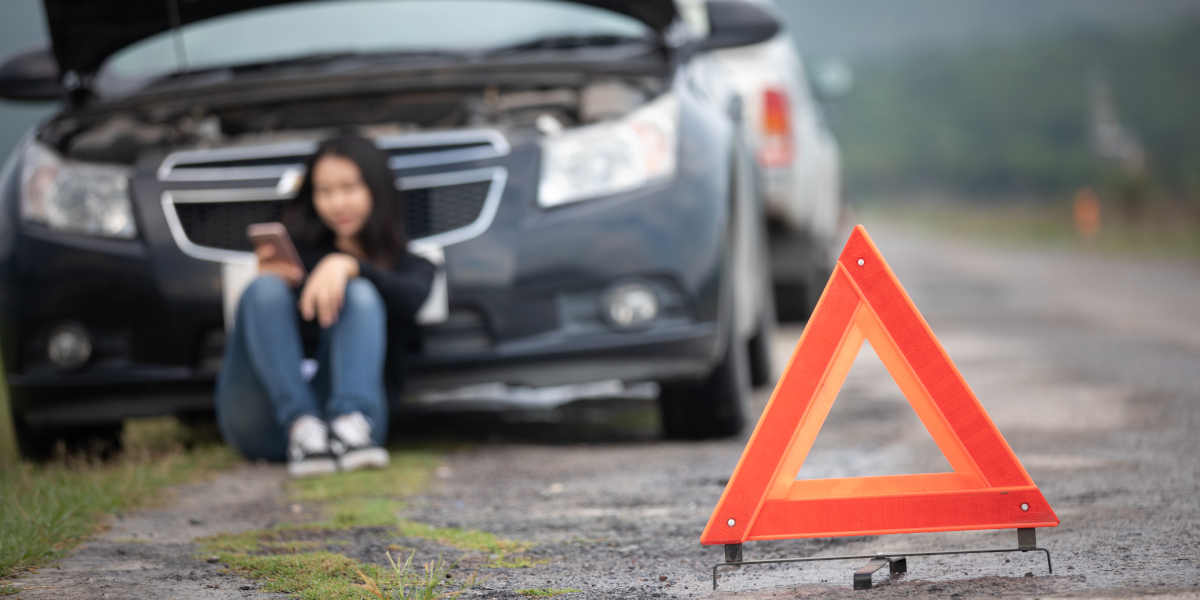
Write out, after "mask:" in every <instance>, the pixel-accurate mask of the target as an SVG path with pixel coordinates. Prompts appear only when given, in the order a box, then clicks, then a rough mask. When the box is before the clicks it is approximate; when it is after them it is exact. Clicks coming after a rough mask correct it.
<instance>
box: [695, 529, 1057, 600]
mask: <svg viewBox="0 0 1200 600" xmlns="http://www.w3.org/2000/svg"><path fill="white" fill-rule="evenodd" d="M1031 551H1036V552H1043V553H1045V554H1046V570H1047V571H1049V573H1050V574H1051V575H1053V574H1054V564H1053V563H1052V562H1051V560H1050V551H1049V550H1047V549H1046V548H1039V547H1038V546H1037V538H1036V530H1034V529H1032V528H1029V529H1018V530H1017V547H1016V548H995V549H988V550H948V551H945V552H896V553H891V554H887V555H883V554H863V555H854V556H822V557H817V558H775V559H766V560H743V557H742V545H741V544H726V545H725V562H723V563H718V564H716V565H713V568H712V578H713V589H714V590H715V589H717V570H718V569H720V568H721V567H740V566H745V565H765V564H778V563H794V562H818V561H829V560H854V559H868V560H869V562H868V563H867V564H865V565H863V566H862V567H859V568H858V570H856V571H855V572H854V589H856V590H869V589H871V576H872V575H874V574H875V572H876V571H878V570H880V569H882V568H883V567H888V577H889V579H894V578H896V577H900V576H903V575H904V574H905V573H907V572H908V560H907V558H908V557H910V556H944V555H950V554H991V553H998V552H1031Z"/></svg>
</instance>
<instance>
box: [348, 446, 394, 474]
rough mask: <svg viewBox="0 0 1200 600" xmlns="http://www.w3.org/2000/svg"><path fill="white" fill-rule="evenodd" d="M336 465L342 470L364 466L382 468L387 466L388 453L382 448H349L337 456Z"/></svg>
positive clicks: (362, 467) (363, 467) (352, 469)
mask: <svg viewBox="0 0 1200 600" xmlns="http://www.w3.org/2000/svg"><path fill="white" fill-rule="evenodd" d="M338 466H339V467H341V469H342V470H343V471H355V470H358V469H365V468H373V469H382V468H383V467H386V466H388V453H387V450H384V449H383V448H363V449H361V450H351V451H349V452H347V453H345V454H343V455H341V456H339V457H338Z"/></svg>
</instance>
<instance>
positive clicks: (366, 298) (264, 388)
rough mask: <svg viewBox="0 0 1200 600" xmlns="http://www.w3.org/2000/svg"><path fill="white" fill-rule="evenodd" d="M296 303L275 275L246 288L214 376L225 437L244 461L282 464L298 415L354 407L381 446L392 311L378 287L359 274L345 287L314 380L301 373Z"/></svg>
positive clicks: (326, 414)
mask: <svg viewBox="0 0 1200 600" xmlns="http://www.w3.org/2000/svg"><path fill="white" fill-rule="evenodd" d="M296 302H297V294H296V292H295V291H294V290H293V289H292V288H290V287H289V286H288V285H287V284H286V283H284V281H283V280H282V279H280V278H278V277H275V276H274V275H261V276H259V277H258V278H256V279H255V280H254V281H252V282H251V283H250V285H249V286H248V287H247V288H246V291H245V292H243V293H242V297H241V299H240V300H239V301H238V308H237V317H236V318H235V320H234V325H233V330H232V331H231V332H230V336H229V339H228V340H227V342H226V345H225V358H224V361H223V362H222V363H221V374H220V376H219V377H218V378H217V392H216V395H217V397H216V411H217V424H218V426H219V427H220V429H221V435H222V436H224V437H225V441H227V442H228V443H229V444H231V445H232V446H234V447H235V448H237V449H238V450H239V451H241V453H242V454H244V455H245V456H246V457H247V458H250V459H266V460H274V461H280V460H283V459H284V457H285V456H286V450H287V443H288V428H289V427H290V426H291V423H292V421H294V420H296V419H297V418H298V417H300V416H302V415H312V416H314V417H317V418H319V419H326V420H329V419H333V418H334V417H337V416H340V415H344V414H349V413H353V412H356V411H357V412H361V413H362V414H363V416H365V417H366V418H367V421H369V422H370V424H371V433H372V437H374V438H375V442H376V443H378V444H383V443H384V441H385V439H386V437H387V402H386V400H385V398H386V396H385V394H384V389H383V362H384V358H385V352H386V350H387V312H386V310H385V307H384V304H383V299H382V298H381V297H380V296H379V292H378V291H377V290H376V289H375V286H374V285H372V284H371V282H369V281H367V280H366V279H363V278H361V277H360V278H355V279H352V280H351V281H350V282H349V283H348V284H347V285H346V295H345V300H344V302H343V304H342V311H341V313H340V314H339V315H338V319H337V322H336V323H334V324H333V325H332V326H331V327H329V328H328V329H322V330H321V342H320V344H319V350H318V351H317V362H318V368H317V374H316V376H315V377H313V379H312V381H311V382H308V381H305V379H304V377H303V376H302V375H301V372H300V362H301V360H303V358H304V356H303V354H304V349H303V344H302V342H301V340H300V316H299V311H297V309H296Z"/></svg>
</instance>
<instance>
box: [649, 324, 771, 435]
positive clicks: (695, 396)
mask: <svg viewBox="0 0 1200 600" xmlns="http://www.w3.org/2000/svg"><path fill="white" fill-rule="evenodd" d="M748 363H749V361H748V359H747V356H746V344H744V343H741V342H740V341H734V340H733V336H732V335H731V336H730V340H729V341H728V342H727V343H726V347H725V352H724V353H723V355H722V357H721V360H720V362H718V363H717V365H716V367H714V368H713V370H712V371H711V372H710V373H709V375H708V377H706V378H704V379H703V380H701V381H690V382H679V383H664V384H662V385H661V386H660V391H659V397H658V407H659V414H660V415H661V418H662V431H663V437H665V438H668V439H684V440H698V439H708V438H722V437H730V436H734V435H737V434H739V433H741V432H742V430H743V429H744V428H745V427H746V417H747V415H748V413H749V411H750V408H749V404H750V393H751V390H750V373H749V370H750V369H749V364H748Z"/></svg>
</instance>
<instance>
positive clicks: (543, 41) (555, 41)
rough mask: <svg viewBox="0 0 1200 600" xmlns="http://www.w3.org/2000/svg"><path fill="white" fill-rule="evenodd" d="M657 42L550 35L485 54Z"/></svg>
mask: <svg viewBox="0 0 1200 600" xmlns="http://www.w3.org/2000/svg"><path fill="white" fill-rule="evenodd" d="M657 43H658V42H657V41H656V40H655V39H654V38H653V37H650V36H640V37H639V36H629V35H619V34H613V33H589V34H571V35H550V36H545V37H538V38H533V39H530V40H525V41H523V42H517V43H515V44H511V45H507V46H497V47H495V48H488V49H487V50H485V51H484V52H483V54H484V55H486V56H496V55H501V54H517V53H521V52H530V51H537V50H571V49H575V48H589V47H603V46H622V45H626V44H640V45H646V46H654V45H657Z"/></svg>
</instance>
